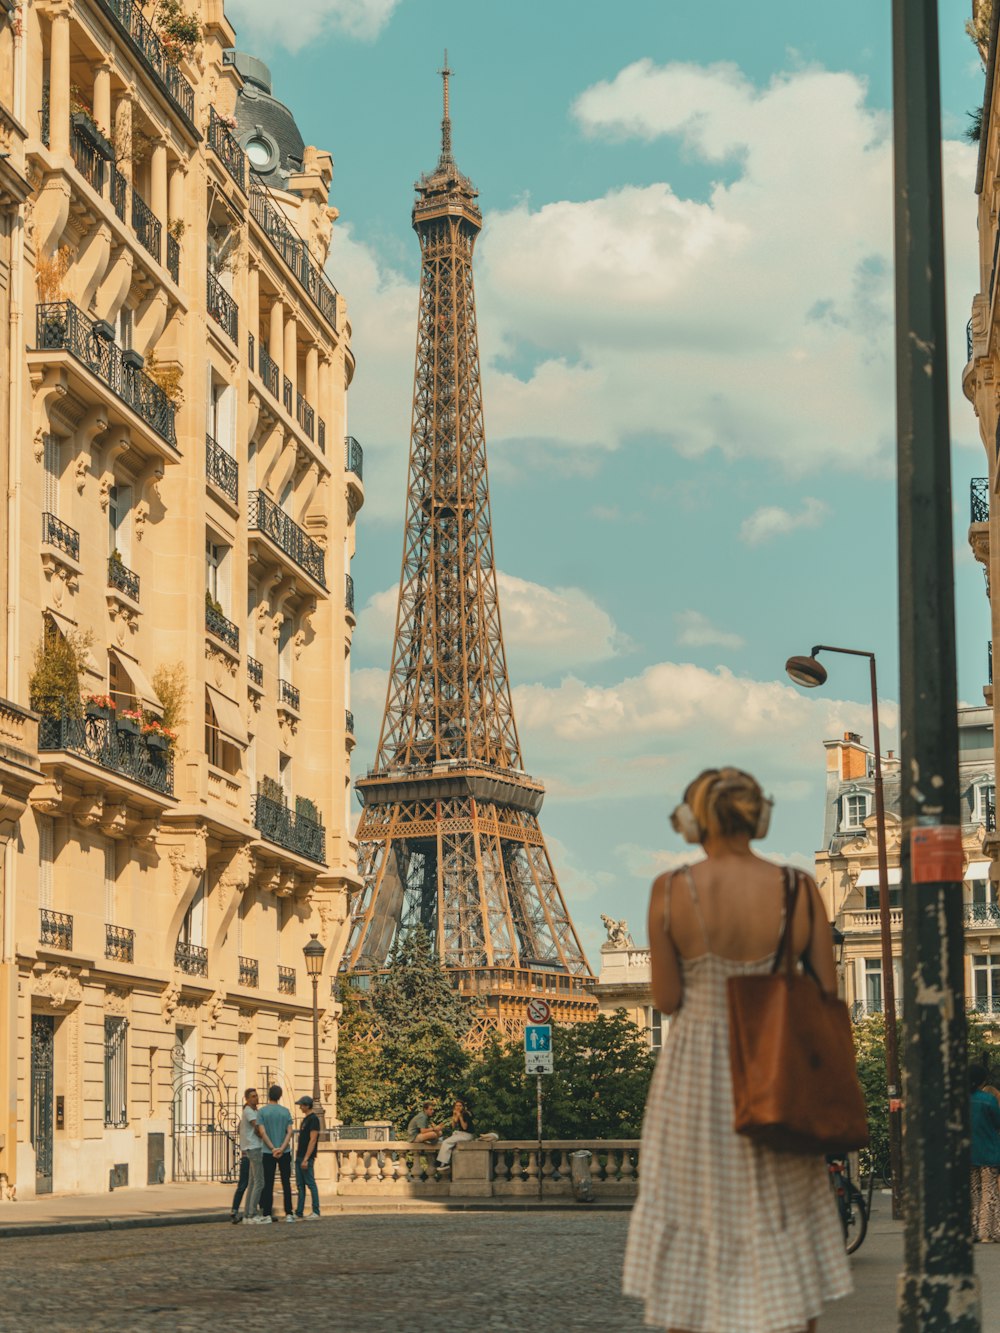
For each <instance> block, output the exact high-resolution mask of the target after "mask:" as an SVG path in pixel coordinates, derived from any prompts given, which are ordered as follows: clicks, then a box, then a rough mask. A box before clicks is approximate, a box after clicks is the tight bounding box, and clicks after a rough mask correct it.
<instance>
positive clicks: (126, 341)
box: [115, 305, 132, 350]
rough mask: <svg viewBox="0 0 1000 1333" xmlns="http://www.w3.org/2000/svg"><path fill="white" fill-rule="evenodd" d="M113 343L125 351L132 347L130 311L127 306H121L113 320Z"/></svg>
mask: <svg viewBox="0 0 1000 1333" xmlns="http://www.w3.org/2000/svg"><path fill="white" fill-rule="evenodd" d="M115 342H116V343H117V344H118V346H119V347H121V348H123V349H125V350H128V349H130V348H131V346H132V311H131V310H130V309H129V308H128V306H127V305H123V306H122V308H121V310H119V312H118V318H117V319H116V320H115Z"/></svg>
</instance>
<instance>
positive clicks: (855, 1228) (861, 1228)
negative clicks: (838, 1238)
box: [841, 1185, 868, 1254]
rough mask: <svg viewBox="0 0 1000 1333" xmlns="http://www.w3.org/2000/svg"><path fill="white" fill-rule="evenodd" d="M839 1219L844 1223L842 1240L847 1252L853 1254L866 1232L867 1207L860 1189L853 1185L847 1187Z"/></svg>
mask: <svg viewBox="0 0 1000 1333" xmlns="http://www.w3.org/2000/svg"><path fill="white" fill-rule="evenodd" d="M841 1221H842V1222H843V1224H844V1242H845V1245H846V1247H847V1253H848V1254H853V1253H854V1252H855V1250H857V1249H858V1248H859V1247H860V1245H861V1242H862V1241H863V1240H864V1238H865V1236H866V1235H867V1234H868V1209H867V1208H866V1207H865V1201H864V1196H863V1195H862V1193H861V1191H860V1190H859V1189H856V1188H855V1187H854V1186H853V1185H852V1186H851V1187H850V1188H849V1190H848V1192H847V1198H846V1199H845V1200H844V1206H843V1208H842V1209H841Z"/></svg>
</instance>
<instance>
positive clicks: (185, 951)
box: [174, 940, 208, 977]
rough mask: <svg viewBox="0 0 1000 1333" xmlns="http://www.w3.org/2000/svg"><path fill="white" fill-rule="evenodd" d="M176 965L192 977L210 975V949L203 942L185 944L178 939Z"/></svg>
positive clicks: (175, 951)
mask: <svg viewBox="0 0 1000 1333" xmlns="http://www.w3.org/2000/svg"><path fill="white" fill-rule="evenodd" d="M174 967H179V968H180V970H181V971H182V972H186V973H187V974H188V976H190V977H207V976H208V950H207V949H206V948H205V946H204V945H203V944H185V943H184V942H183V941H182V940H178V941H177V944H176V946H175V947H174Z"/></svg>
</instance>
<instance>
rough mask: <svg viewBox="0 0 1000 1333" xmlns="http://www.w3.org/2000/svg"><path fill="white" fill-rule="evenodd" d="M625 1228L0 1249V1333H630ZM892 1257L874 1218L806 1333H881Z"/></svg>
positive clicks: (499, 1217)
mask: <svg viewBox="0 0 1000 1333" xmlns="http://www.w3.org/2000/svg"><path fill="white" fill-rule="evenodd" d="M627 1226H628V1214H627V1213H625V1212H620V1211H618V1212H609V1211H603V1210H602V1211H599V1212H598V1211H590V1212H588V1211H584V1210H583V1209H576V1210H574V1209H560V1210H551V1211H549V1210H546V1211H538V1212H531V1211H509V1210H497V1211H492V1212H482V1213H480V1212H450V1211H449V1212H435V1213H419V1214H406V1213H400V1212H396V1213H390V1214H374V1215H373V1214H371V1213H365V1214H353V1215H352V1214H333V1215H330V1216H328V1217H326V1218H324V1219H323V1220H322V1221H321V1222H318V1223H313V1224H309V1223H301V1224H297V1225H286V1224H284V1223H278V1224H274V1225H272V1226H270V1227H252V1228H250V1227H242V1226H240V1227H234V1226H231V1225H229V1224H228V1223H221V1224H220V1223H213V1224H204V1223H202V1224H199V1225H189V1226H171V1227H168V1228H164V1227H142V1228H139V1229H134V1230H123V1231H97V1232H88V1233H68V1234H65V1235H59V1236H32V1237H28V1236H25V1237H16V1238H12V1237H10V1236H9V1235H8V1236H7V1237H6V1238H5V1239H4V1240H3V1241H2V1244H0V1328H2V1329H3V1330H4V1333H7V1331H8V1330H18V1331H19V1330H21V1329H25V1330H27V1329H31V1328H33V1327H34V1328H37V1327H44V1328H46V1329H48V1330H74V1333H77V1331H79V1333H90V1331H91V1330H93V1331H94V1333H103V1331H104V1330H115V1331H116V1333H118V1331H119V1330H131V1329H135V1330H146V1329H157V1330H163V1329H170V1330H203V1329H204V1330H208V1329H211V1330H229V1329H234V1330H235V1329H245V1328H246V1327H248V1326H250V1325H253V1326H256V1327H262V1326H265V1327H270V1328H274V1329H278V1330H284V1329H289V1330H291V1329H301V1327H302V1326H303V1325H307V1324H310V1325H312V1326H313V1327H317V1328H322V1329H338V1328H350V1329H351V1331H352V1333H365V1331H366V1330H372V1333H381V1331H382V1330H393V1333H397V1331H402V1333H406V1331H407V1330H411V1329H412V1330H424V1329H427V1330H431V1329H440V1328H441V1327H443V1326H445V1325H446V1324H447V1325H449V1326H451V1327H457V1328H463V1329H468V1330H475V1333H480V1331H481V1333H513V1331H514V1330H517V1331H518V1333H520V1331H521V1330H528V1329H531V1330H542V1331H543V1333H545V1331H547V1330H566V1329H569V1330H575V1329H580V1330H598V1329H600V1330H612V1329H613V1330H615V1333H635V1331H636V1330H638V1329H641V1328H642V1326H643V1325H642V1317H641V1312H640V1309H639V1307H638V1306H637V1304H636V1303H635V1302H633V1301H627V1300H625V1299H624V1298H623V1297H622V1296H621V1295H620V1293H619V1275H620V1272H621V1261H622V1253H623V1250H624V1245H625V1234H626V1229H627ZM901 1254H902V1237H901V1229H900V1227H899V1226H898V1225H896V1224H894V1223H893V1222H892V1221H891V1220H890V1219H889V1218H888V1217H887V1216H886V1214H885V1206H884V1204H883V1206H882V1209H881V1211H880V1212H877V1213H876V1217H875V1219H874V1220H873V1223H872V1228H871V1231H870V1233H869V1237H868V1239H867V1241H866V1242H865V1245H864V1246H863V1248H862V1249H861V1251H860V1252H859V1253H858V1255H857V1256H856V1258H855V1260H854V1273H855V1280H856V1284H857V1291H856V1293H855V1295H854V1296H852V1297H851V1298H850V1299H849V1300H847V1301H844V1302H842V1303H841V1304H840V1305H838V1306H833V1307H831V1308H830V1312H829V1313H828V1314H827V1316H826V1317H825V1318H824V1320H823V1321H822V1323H821V1325H820V1328H821V1333H857V1330H858V1329H859V1328H863V1329H865V1333H891V1331H892V1330H894V1328H895V1317H894V1305H895V1285H896V1277H897V1275H898V1273H899V1270H900V1268H901V1265H902V1258H901ZM976 1257H977V1265H978V1267H979V1271H980V1276H981V1277H982V1279H983V1287H984V1290H983V1296H984V1302H983V1303H984V1309H985V1310H987V1311H995V1310H997V1309H998V1308H1000V1247H992V1246H990V1247H980V1248H978V1249H977V1251H976ZM261 1321H263V1324H262V1322H261ZM989 1326H990V1320H989V1317H987V1319H986V1321H985V1323H984V1327H989Z"/></svg>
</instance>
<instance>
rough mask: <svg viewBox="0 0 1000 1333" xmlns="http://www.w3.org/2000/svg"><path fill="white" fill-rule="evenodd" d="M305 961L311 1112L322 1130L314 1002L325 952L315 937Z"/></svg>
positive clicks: (316, 1023) (306, 949) (306, 947)
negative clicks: (310, 994)
mask: <svg viewBox="0 0 1000 1333" xmlns="http://www.w3.org/2000/svg"><path fill="white" fill-rule="evenodd" d="M302 952H303V954H304V955H305V960H306V972H307V973H308V974H309V980H310V981H311V982H312V988H313V1090H312V1098H313V1108H312V1109H313V1110H314V1111H315V1113H316V1115H318V1116H319V1124H320V1129H322V1128H323V1109H322V1107H321V1105H320V1100H319V1008H318V1005H317V1000H316V988H317V986H318V985H319V978H320V973H321V972H322V971H323V959H324V957H325V956H326V950H325V949H324V948H323V946H322V944H320V942H319V940H318V939H317V938H316V936H315V935H310V936H309V943H308V944H307V945H306V946H305V948H304V949H303V950H302Z"/></svg>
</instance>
